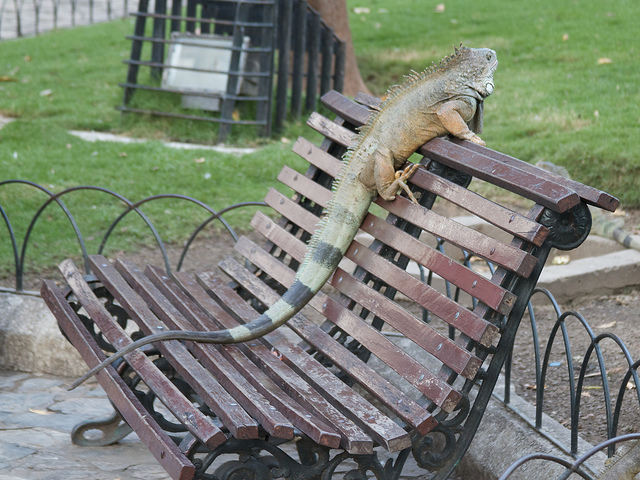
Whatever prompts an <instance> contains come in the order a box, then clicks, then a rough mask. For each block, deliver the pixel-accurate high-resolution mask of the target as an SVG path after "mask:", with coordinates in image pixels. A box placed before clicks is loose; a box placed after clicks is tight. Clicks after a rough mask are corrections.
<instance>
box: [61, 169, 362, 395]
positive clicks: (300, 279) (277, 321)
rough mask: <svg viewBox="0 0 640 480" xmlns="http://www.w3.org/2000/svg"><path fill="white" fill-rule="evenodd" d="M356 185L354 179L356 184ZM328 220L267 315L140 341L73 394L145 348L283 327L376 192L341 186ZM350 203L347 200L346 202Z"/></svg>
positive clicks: (321, 278) (239, 338) (240, 338)
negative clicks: (215, 328)
mask: <svg viewBox="0 0 640 480" xmlns="http://www.w3.org/2000/svg"><path fill="white" fill-rule="evenodd" d="M354 180H355V179H354ZM339 184H340V185H341V188H340V187H338V188H336V189H335V191H334V196H333V199H332V201H331V202H330V204H329V207H328V208H327V212H328V213H327V215H326V216H325V218H324V219H322V220H321V221H320V224H319V228H318V230H317V231H316V233H315V234H314V235H313V236H312V238H311V240H310V242H309V246H308V247H307V253H306V255H305V260H304V262H303V263H302V265H301V266H300V269H299V270H298V272H297V274H296V278H295V280H294V282H293V284H292V285H291V287H290V288H289V289H288V290H287V291H286V292H285V293H284V294H283V295H282V297H280V299H279V300H278V301H277V302H276V303H274V304H273V305H272V306H271V307H270V308H269V309H268V310H267V311H265V312H264V313H263V314H262V315H260V316H259V317H258V318H257V319H255V320H253V321H252V322H250V323H247V324H244V325H239V326H237V327H234V328H230V329H226V330H218V331H214V332H203V331H181V330H172V331H166V332H159V333H155V334H153V335H149V336H146V337H144V338H141V339H140V340H137V341H135V342H133V343H131V344H129V345H128V346H126V347H124V348H123V349H121V350H119V351H118V352H116V353H114V354H113V355H112V356H110V357H109V358H107V359H106V360H104V361H102V362H101V363H100V364H98V365H96V366H95V367H93V368H92V369H91V370H89V371H88V372H87V373H86V374H84V375H83V376H82V377H80V378H78V379H77V380H76V381H75V382H73V383H72V384H71V385H70V386H69V390H73V389H74V388H76V387H77V386H79V385H81V384H82V383H84V382H85V381H86V380H88V379H89V378H91V377H92V376H93V375H95V374H96V373H98V372H99V371H100V370H102V369H103V368H105V367H106V366H108V365H110V364H111V363H113V362H114V361H116V360H117V359H119V358H121V357H123V356H124V355H126V354H128V353H130V352H132V351H133V350H136V349H138V348H140V347H142V346H144V345H147V344H149V343H155V342H163V341H167V340H186V341H192V342H199V343H215V344H230V343H242V342H248V341H250V340H254V339H256V338H259V337H261V336H263V335H266V334H268V333H269V332H271V331H273V330H275V329H276V328H278V327H279V326H281V325H283V324H285V323H286V322H287V321H289V320H290V319H291V318H293V316H294V315H296V314H297V313H298V312H299V311H300V310H302V308H303V307H304V306H305V305H306V304H307V303H309V301H310V300H311V299H312V298H313V297H314V296H315V295H316V293H318V292H319V291H320V289H321V288H322V286H323V285H324V284H325V283H326V282H327V281H328V280H329V278H330V277H331V275H332V274H333V272H334V271H335V269H336V268H337V267H338V264H339V263H340V260H341V259H342V257H343V256H344V254H345V252H346V251H347V248H348V247H349V245H350V244H351V242H352V240H353V239H354V237H355V235H356V233H357V232H358V228H359V227H360V224H361V223H362V220H363V219H364V217H365V215H366V214H367V212H368V210H369V205H370V204H371V200H372V198H373V195H372V192H371V191H370V190H368V189H366V188H365V187H364V186H363V185H362V184H360V183H359V182H358V181H348V180H346V181H342V180H341V181H339ZM345 197H348V198H345Z"/></svg>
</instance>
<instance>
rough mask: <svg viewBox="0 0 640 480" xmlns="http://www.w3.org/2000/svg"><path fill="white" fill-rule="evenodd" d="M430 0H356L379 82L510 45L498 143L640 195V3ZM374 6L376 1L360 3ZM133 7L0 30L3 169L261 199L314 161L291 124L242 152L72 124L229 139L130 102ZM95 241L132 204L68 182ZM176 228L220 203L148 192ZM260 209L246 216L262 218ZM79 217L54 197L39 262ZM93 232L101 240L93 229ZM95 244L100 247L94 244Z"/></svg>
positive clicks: (366, 71)
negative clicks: (189, 147) (35, 27)
mask: <svg viewBox="0 0 640 480" xmlns="http://www.w3.org/2000/svg"><path fill="white" fill-rule="evenodd" d="M438 3H440V2H431V1H425V0H396V1H394V2H388V1H382V0H367V1H354V0H349V1H348V5H349V7H350V10H351V13H350V22H351V27H352V33H353V38H354V43H355V47H356V53H357V56H358V59H359V66H360V69H361V71H362V73H363V75H364V77H365V79H366V81H367V83H368V85H369V86H370V88H371V89H372V91H373V92H375V93H377V94H382V93H384V91H385V90H386V88H387V86H388V85H391V84H395V83H399V82H401V81H402V75H404V74H406V73H408V72H409V71H410V70H411V69H413V70H417V71H419V70H421V69H423V68H425V67H426V66H428V65H429V64H431V62H432V61H438V60H439V59H441V58H442V57H443V56H445V55H448V54H450V53H452V51H453V47H452V45H459V44H460V43H463V44H464V45H467V46H472V47H481V46H482V47H491V48H493V49H495V50H496V51H497V53H498V58H499V61H500V66H499V68H498V71H497V73H496V77H495V80H496V91H495V92H494V94H493V95H492V96H491V97H490V98H489V99H488V100H487V102H486V105H485V122H484V123H485V132H484V134H483V139H484V140H485V141H486V142H487V145H488V146H490V147H492V148H495V149H498V150H501V151H503V152H506V153H509V154H511V155H513V156H516V157H518V158H521V159H524V160H527V161H530V162H533V163H535V162H537V161H540V160H546V161H551V162H554V163H557V164H560V165H563V166H565V167H566V168H567V169H568V171H569V173H570V174H571V175H572V177H573V178H575V179H577V180H579V181H582V182H585V183H589V184H591V185H594V186H597V187H598V188H601V189H604V190H606V191H608V192H610V193H612V194H614V195H616V196H618V197H619V198H620V199H621V200H622V202H623V206H626V207H638V206H640V189H639V188H638V186H639V185H640V158H639V155H638V153H639V152H640V148H639V147H640V136H638V135H637V132H638V129H639V128H640V110H639V109H638V105H640V89H639V88H638V70H639V67H640V48H639V47H638V43H637V40H636V37H637V32H636V30H637V26H636V23H637V19H638V18H640V2H638V1H637V0H618V1H617V2H597V1H595V0H585V1H578V0H556V1H553V2H551V1H530V2H500V1H497V0H490V1H483V2H478V1H472V0H455V1H452V2H449V3H445V4H444V5H445V10H444V12H436V11H435V10H436V4H438ZM354 7H367V8H368V9H369V13H359V14H356V13H354V12H353V8H354ZM132 30H133V27H132V21H131V20H129V19H127V20H120V21H116V22H112V23H109V24H100V25H94V26H90V27H80V28H75V29H71V30H63V31H55V32H51V33H47V34H44V35H42V36H40V37H36V38H27V39H19V40H10V41H3V42H0V80H1V81H0V113H1V114H3V115H6V116H11V117H14V118H15V119H16V120H15V121H14V122H12V123H10V124H9V125H7V126H6V127H5V128H3V129H2V130H0V167H1V169H2V175H1V177H0V181H2V180H7V179H15V178H17V179H24V180H30V181H33V182H36V183H39V184H42V185H43V186H45V187H46V188H48V189H50V190H52V191H55V192H58V191H60V190H62V189H65V188H69V187H73V186H77V185H96V186H100V187H104V188H107V189H112V190H115V191H116V192H118V193H119V194H121V195H123V196H125V197H127V198H128V199H130V200H132V201H137V200H141V199H142V198H145V197H147V196H150V195H156V194H160V193H177V194H183V195H190V196H192V197H195V198H198V199H200V200H202V201H204V202H206V203H208V204H209V205H211V206H212V207H213V208H215V209H220V208H223V207H225V206H228V205H230V204H233V203H237V202H240V201H248V200H260V199H261V198H263V196H264V194H265V192H266V191H267V189H268V188H269V187H270V186H275V185H276V181H275V177H276V175H277V173H278V172H279V170H280V168H281V166H282V164H284V163H288V164H293V165H294V166H295V165H298V166H301V165H302V163H301V162H300V161H299V160H298V159H297V157H296V156H295V155H293V154H292V153H291V152H290V151H289V150H290V145H289V144H288V143H284V142H282V141H281V138H280V137H282V136H284V137H285V138H289V139H294V138H295V137H296V136H297V135H299V134H305V135H308V134H309V132H308V129H306V128H305V127H304V126H303V125H298V124H292V125H289V126H288V127H287V129H286V131H285V132H283V133H282V134H280V135H278V137H277V138H274V139H272V140H268V141H265V140H260V139H255V138H252V137H248V136H247V135H246V134H242V133H241V134H239V135H234V136H233V137H232V140H233V141H234V142H235V143H236V144H239V145H242V146H245V145H247V144H250V145H253V146H258V147H260V148H259V151H258V152H257V153H255V154H251V155H246V156H243V157H241V158H238V157H233V156H230V155H223V154H219V153H213V152H210V151H177V150H172V149H168V148H165V147H164V146H162V144H161V143H160V142H151V143H145V144H130V145H123V144H112V143H104V142H98V143H87V142H84V141H82V140H79V139H77V138H76V137H73V136H71V135H69V134H68V130H71V129H81V130H91V129H93V130H100V131H107V132H114V133H123V134H129V135H132V136H139V137H145V138H152V139H155V140H179V141H197V142H204V143H207V142H208V143H212V142H215V136H214V135H213V134H212V129H211V127H210V125H207V124H204V123H197V122H188V121H180V120H167V119H154V118H148V117H143V116H137V115H126V116H125V117H122V116H121V115H120V113H119V112H118V111H116V110H115V108H114V107H115V106H116V105H118V104H120V103H121V101H122V90H121V89H120V87H118V83H119V82H122V81H124V78H125V74H126V66H125V65H124V64H123V63H122V60H124V59H126V58H128V55H129V48H130V45H129V42H128V41H127V40H126V39H125V36H126V35H129V34H131V33H132ZM45 199H46V196H45V195H44V194H41V193H38V192H36V191H35V190H34V189H30V188H26V187H24V186H6V185H5V186H2V187H0V205H1V206H2V207H3V208H4V210H5V213H6V214H7V215H8V216H9V218H10V220H11V222H12V225H13V226H14V229H15V231H16V232H15V233H16V236H17V237H18V240H19V241H20V240H21V238H22V237H23V236H24V234H25V231H26V228H27V224H28V221H29V220H30V219H31V218H32V217H33V215H34V214H35V212H36V211H37V209H38V208H39V206H40V205H42V203H43V202H44V201H45ZM65 201H66V202H67V203H68V206H69V208H70V209H71V210H72V212H73V213H74V215H77V216H78V221H79V223H80V226H81V229H82V231H83V233H84V234H85V236H87V237H88V240H87V241H88V243H89V244H90V246H91V247H95V246H96V245H97V242H98V241H99V239H100V237H101V235H102V234H103V233H104V229H105V228H106V226H108V225H109V223H110V222H111V221H113V219H114V218H115V217H116V216H117V215H118V214H119V212H120V211H122V205H121V204H119V203H118V202H117V201H113V200H110V199H108V197H107V196H106V195H104V194H98V193H87V192H85V193H74V194H73V195H70V196H68V197H65ZM145 213H148V214H149V216H150V217H151V218H152V220H154V221H157V222H159V223H160V225H161V226H160V227H159V228H160V229H161V231H162V232H163V236H164V238H165V239H168V240H169V241H174V242H179V241H183V240H184V239H185V238H186V235H188V232H190V231H191V230H192V229H193V227H194V226H195V225H197V224H198V223H199V222H200V221H202V220H203V219H204V218H206V215H205V214H204V212H202V211H200V212H198V211H196V209H193V208H192V207H190V206H187V205H186V204H185V202H172V201H168V200H166V201H162V202H158V203H156V204H154V205H150V206H148V207H145ZM250 214H251V213H249V212H247V213H245V214H238V215H235V216H230V217H229V219H230V222H231V223H232V224H233V225H235V226H239V225H246V223H247V220H248V218H249V216H250ZM5 232H6V229H3V230H2V233H1V234H0V258H1V259H2V261H0V272H4V273H5V274H7V273H10V272H11V271H12V269H13V266H12V265H13V261H12V254H11V250H10V248H9V247H10V242H9V241H8V236H6V235H5ZM69 232H70V230H69V228H68V224H67V222H66V221H65V220H64V218H63V216H62V214H61V213H60V210H59V209H58V208H54V207H49V208H47V210H46V211H45V212H44V214H43V215H42V219H41V220H40V221H39V222H38V224H37V225H36V228H35V229H34V232H33V240H32V243H30V244H29V251H28V255H27V258H28V259H29V264H30V268H34V269H35V265H43V266H47V267H48V266H49V265H51V264H53V263H55V262H56V261H58V260H59V259H60V257H61V256H65V255H68V254H69V252H72V251H77V247H76V243H75V240H74V238H73V236H71V235H69ZM118 232H119V233H120V234H119V235H118V238H117V239H116V241H114V243H113V247H112V248H134V245H135V244H139V243H144V242H149V241H150V238H151V237H150V236H149V235H148V234H147V233H146V229H145V227H144V225H143V223H142V222H140V221H136V220H134V218H133V216H132V217H131V219H130V220H127V221H125V222H124V223H123V224H122V225H121V226H120V227H119V230H118ZM92 242H93V243H92ZM93 249H94V250H95V248H93Z"/></svg>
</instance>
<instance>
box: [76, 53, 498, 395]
mask: <svg viewBox="0 0 640 480" xmlns="http://www.w3.org/2000/svg"><path fill="white" fill-rule="evenodd" d="M497 65H498V60H497V57H496V53H495V52H494V51H493V50H489V49H486V48H481V49H472V48H466V47H464V48H461V49H459V50H458V49H456V51H455V53H454V54H453V55H451V56H449V57H446V58H445V59H443V60H442V61H441V62H440V64H438V65H434V66H432V67H430V68H428V69H427V70H425V71H424V72H423V73H420V74H418V73H415V72H414V73H413V74H412V75H411V76H409V77H408V79H407V81H406V82H405V83H404V84H403V85H401V86H395V87H392V88H391V89H390V90H389V92H388V94H387V96H386V99H385V100H384V102H383V103H382V104H381V105H380V107H379V108H378V109H377V111H375V112H374V113H373V114H372V115H371V118H370V119H369V122H368V123H367V124H366V125H365V126H363V127H362V128H361V129H360V133H359V135H358V136H357V138H356V141H355V142H354V144H353V145H352V146H351V147H350V148H349V149H348V151H347V153H346V154H345V156H344V158H343V166H342V172H341V174H340V176H339V178H337V179H336V181H335V182H334V186H333V198H332V200H331V202H330V203H329V205H328V207H327V210H326V215H325V217H324V219H323V220H322V221H321V222H320V224H319V227H318V228H317V230H316V232H315V233H314V235H313V237H312V239H311V241H310V243H309V246H308V248H307V253H306V256H305V260H304V262H303V263H302V265H301V267H300V268H299V270H298V273H297V275H296V278H295V281H294V283H293V285H292V286H291V288H289V290H287V292H285V294H284V295H283V296H282V297H281V298H280V299H279V300H278V301H277V302H276V303H275V304H274V305H273V306H272V307H271V308H269V309H268V310H267V311H266V312H264V313H263V314H262V315H260V316H259V317H258V318H257V319H256V320H254V321H252V322H251V323H248V324H245V325H242V326H238V327H235V328H231V329H228V330H221V331H215V332H187V331H171V332H162V333H157V334H154V335H150V336H148V337H145V338H143V339H141V340H138V341H136V342H134V343H132V344H131V345H129V346H128V347H126V348H124V349H122V350H120V351H119V352H118V353H117V354H114V355H112V356H111V357H109V358H108V359H107V360H105V361H104V362H102V363H101V364H100V365H98V366H97V367H95V368H93V369H92V370H91V371H90V372H88V373H87V374H86V375H85V376H83V377H82V378H80V379H78V380H77V381H76V382H75V383H74V384H73V385H72V387H71V388H74V387H75V386H77V385H79V384H80V383H82V382H83V381H84V380H86V379H87V378H89V377H90V376H91V375H93V374H94V373H97V372H98V371H99V370H101V369H102V368H104V367H105V366H106V365H108V364H109V363H111V362H113V361H114V360H115V359H117V358H119V357H121V356H123V355H125V354H126V353H128V352H130V351H132V350H134V349H136V348H138V347H140V346H142V345H145V344H147V343H152V342H156V341H164V340H174V339H177V340H190V341H197V342H204V343H239V342H246V341H249V340H252V339H254V338H258V337H260V336H262V335H265V334H266V333H268V332H270V331H272V330H274V329H275V328H277V327H278V326H280V325H282V324H284V323H286V322H287V321H288V320H289V319H290V318H292V317H293V316H294V315H295V314H296V313H297V312H299V311H300V310H301V309H302V307H304V306H305V305H306V304H307V303H308V302H309V300H311V298H313V296H314V295H315V294H316V293H318V291H319V290H320V288H321V287H322V286H323V285H324V284H325V283H326V282H327V280H328V279H329V278H330V277H331V275H332V273H333V272H334V270H335V269H336V268H337V267H338V264H339V262H340V260H341V259H342V257H343V255H344V254H345V252H346V250H347V248H348V247H349V245H350V244H351V241H352V240H353V238H354V237H355V235H356V233H357V232H358V228H359V227H360V224H361V223H362V221H363V219H364V217H365V215H366V214H367V212H368V210H369V206H370V204H371V202H372V200H373V199H374V198H375V197H376V195H380V196H381V197H382V198H383V199H385V200H388V201H392V200H393V199H394V198H395V195H396V194H397V193H398V191H399V190H400V189H404V190H405V191H406V192H407V193H408V194H409V196H410V197H411V199H412V200H414V201H415V198H413V195H412V194H411V192H410V191H409V189H408V187H407V185H406V184H405V182H406V180H408V179H409V177H411V175H412V174H413V173H414V172H415V170H416V168H418V165H415V164H412V165H410V166H409V167H407V168H405V169H404V170H398V169H400V168H401V167H402V166H403V165H404V164H405V163H406V161H407V159H408V158H409V157H410V156H411V155H412V154H413V153H414V152H415V151H416V150H417V149H418V148H419V147H420V146H422V145H424V144H425V143H426V142H428V141H429V140H431V139H432V138H434V137H438V136H443V135H448V134H451V135H454V136H456V137H458V138H462V139H466V140H470V141H472V142H474V143H479V144H481V145H484V142H483V141H482V140H481V139H480V137H478V136H477V135H476V133H474V131H476V132H478V133H481V130H482V105H483V100H484V99H485V98H486V97H487V96H489V95H490V94H491V93H492V92H493V73H494V71H495V69H496V67H497ZM472 130H474V131H472Z"/></svg>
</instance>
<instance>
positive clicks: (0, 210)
mask: <svg viewBox="0 0 640 480" xmlns="http://www.w3.org/2000/svg"><path fill="white" fill-rule="evenodd" d="M6 185H24V186H27V187H30V188H34V189H36V190H38V191H40V192H43V193H44V194H46V195H47V196H48V198H47V199H46V200H45V201H44V202H43V203H42V205H40V206H39V208H38V209H37V211H36V213H35V214H34V215H33V216H32V217H31V219H30V221H29V223H28V227H27V229H26V232H25V235H24V238H23V241H22V245H21V248H20V246H19V245H18V241H17V238H16V233H15V230H14V227H13V225H12V224H11V220H10V218H9V215H8V213H7V211H6V209H5V208H4V207H2V205H0V214H1V215H2V219H3V221H4V224H5V226H6V229H7V232H8V235H9V238H10V241H11V249H12V253H13V260H14V264H15V268H14V271H15V276H16V283H15V289H16V291H22V290H23V285H24V269H25V261H26V258H27V251H28V245H29V242H30V240H31V237H32V233H33V231H34V229H35V227H36V225H37V224H38V220H39V219H40V218H41V217H42V213H43V212H44V211H45V210H46V209H47V207H48V206H49V205H51V204H52V203H55V204H57V205H58V206H59V207H60V209H61V210H62V212H63V213H64V216H65V218H66V219H67V221H68V222H69V224H70V226H71V230H72V231H73V234H74V236H75V238H76V240H77V242H78V245H79V249H80V252H81V254H82V258H83V262H84V267H85V271H86V273H87V274H88V273H89V272H90V268H89V262H88V260H89V254H88V251H87V247H86V243H85V240H84V237H83V235H82V232H81V230H80V228H79V226H78V222H77V221H76V218H75V217H74V215H73V214H72V213H71V211H70V209H69V208H68V207H67V205H66V204H65V202H64V201H63V200H62V197H65V196H68V195H70V194H72V193H75V192H80V191H94V192H99V193H103V194H107V195H108V196H110V197H113V198H115V199H116V200H118V201H120V202H122V203H123V204H124V205H125V210H124V211H123V212H122V213H120V214H119V215H118V217H117V218H116V219H115V220H114V221H113V222H112V223H111V224H110V225H109V227H108V229H107V231H106V233H105V234H104V236H103V237H102V240H101V242H100V246H99V248H98V251H97V253H98V254H102V253H103V252H104V249H105V247H106V244H107V242H108V240H109V239H110V238H111V236H112V233H113V231H114V229H115V228H116V226H117V225H118V224H119V223H120V221H121V220H122V219H124V218H125V217H126V216H127V215H128V214H129V213H131V212H135V213H136V214H137V215H138V217H139V218H140V219H141V220H142V221H143V222H144V224H145V226H146V228H147V229H148V230H149V231H150V232H151V234H152V236H153V238H154V242H155V244H156V245H157V247H158V249H159V250H160V253H161V254H162V258H163V261H164V264H165V268H166V270H167V272H170V271H171V265H170V261H169V257H168V254H167V249H166V245H165V243H164V242H163V240H162V237H161V235H160V233H159V231H158V229H157V228H156V227H155V225H154V223H153V222H152V221H151V220H150V219H149V218H148V217H147V215H146V214H145V213H144V212H143V211H142V210H141V209H140V208H141V206H143V205H145V204H148V203H151V202H154V201H159V200H163V199H174V200H176V199H177V200H179V201H186V202H188V203H192V204H194V205H197V206H198V207H200V208H201V209H203V210H205V211H206V212H207V213H208V214H209V216H208V217H207V219H206V220H204V221H203V222H201V223H200V224H199V225H197V226H196V228H195V229H194V230H193V232H192V233H191V235H190V236H189V239H188V241H187V243H186V244H185V246H184V247H183V249H182V251H181V254H180V258H179V261H178V264H177V267H176V269H177V270H180V268H181V267H182V265H183V262H184V259H185V257H186V255H187V253H188V251H189V248H190V247H191V245H192V244H193V241H194V240H195V239H196V237H197V235H198V234H199V233H200V232H201V231H202V230H203V229H204V228H205V227H206V226H207V225H209V224H210V223H211V222H213V221H215V220H218V221H219V222H220V223H221V224H222V226H223V227H224V229H225V230H226V232H227V233H228V234H229V235H230V236H231V238H232V239H233V240H234V241H237V240H238V235H237V234H236V232H235V230H234V229H233V228H232V227H231V225H230V224H229V223H228V222H227V220H226V219H225V218H223V215H225V214H226V213H228V212H231V211H233V210H237V209H239V208H244V207H257V206H266V204H265V203H264V202H243V203H239V204H235V205H231V206H229V207H226V208H224V209H222V210H220V211H216V210H215V209H213V208H212V207H210V206H209V205H207V204H205V203H204V202H202V201H200V200H197V199H194V198H192V197H188V196H186V195H179V194H161V195H153V196H151V197H147V198H144V199H142V200H140V201H138V202H131V201H130V200H128V199H127V198H126V197H124V196H122V195H120V194H118V193H116V192H114V191H112V190H109V189H107V188H103V187H97V186H90V185H85V186H76V187H71V188H67V189H65V190H62V191H60V192H58V193H53V192H52V191H50V190H49V189H47V188H45V187H43V186H42V185H39V184H37V183H35V182H30V181H26V180H5V181H1V182H0V187H3V186H6Z"/></svg>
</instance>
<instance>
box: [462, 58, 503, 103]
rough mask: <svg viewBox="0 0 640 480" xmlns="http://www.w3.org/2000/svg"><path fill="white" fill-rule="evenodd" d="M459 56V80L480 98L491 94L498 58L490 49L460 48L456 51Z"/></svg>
mask: <svg viewBox="0 0 640 480" xmlns="http://www.w3.org/2000/svg"><path fill="white" fill-rule="evenodd" d="M458 55H459V56H460V63H459V65H460V66H461V67H462V68H461V70H462V71H461V72H460V77H461V78H460V80H461V81H462V83H463V84H464V85H465V86H467V87H470V88H471V89H473V90H475V91H476V92H477V93H478V94H479V95H480V96H481V97H482V98H486V97H488V96H489V95H491V94H492V93H493V88H494V85H493V73H494V72H495V71H496V68H498V56H497V55H496V52H494V51H493V50H491V49H490V48H466V47H465V48H462V49H460V50H458V49H456V55H455V56H458Z"/></svg>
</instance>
